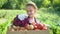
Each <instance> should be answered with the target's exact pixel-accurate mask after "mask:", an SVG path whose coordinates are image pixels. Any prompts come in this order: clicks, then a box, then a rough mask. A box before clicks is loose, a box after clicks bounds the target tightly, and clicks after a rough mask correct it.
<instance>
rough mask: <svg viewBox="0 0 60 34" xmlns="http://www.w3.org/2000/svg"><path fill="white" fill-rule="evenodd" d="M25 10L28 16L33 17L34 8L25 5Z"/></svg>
mask: <svg viewBox="0 0 60 34" xmlns="http://www.w3.org/2000/svg"><path fill="white" fill-rule="evenodd" d="M26 11H27V14H28V16H29V17H34V14H35V9H34V7H33V6H27V7H26Z"/></svg>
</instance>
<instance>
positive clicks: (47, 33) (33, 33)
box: [6, 28, 50, 34]
mask: <svg viewBox="0 0 60 34" xmlns="http://www.w3.org/2000/svg"><path fill="white" fill-rule="evenodd" d="M6 34H50V31H49V28H48V29H47V30H39V31H37V30H28V31H25V30H21V31H18V32H17V31H10V30H9V29H8V30H7V33H6Z"/></svg>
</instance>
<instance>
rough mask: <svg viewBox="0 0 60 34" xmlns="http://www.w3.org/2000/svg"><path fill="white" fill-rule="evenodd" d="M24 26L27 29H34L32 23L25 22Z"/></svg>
mask: <svg viewBox="0 0 60 34" xmlns="http://www.w3.org/2000/svg"><path fill="white" fill-rule="evenodd" d="M25 28H26V29H27V30H33V29H34V26H33V25H29V24H26V26H25Z"/></svg>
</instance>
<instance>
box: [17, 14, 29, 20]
mask: <svg viewBox="0 0 60 34" xmlns="http://www.w3.org/2000/svg"><path fill="white" fill-rule="evenodd" d="M27 17H28V16H27V15H26V14H19V15H18V17H17V18H18V19H19V20H24V19H25V18H27Z"/></svg>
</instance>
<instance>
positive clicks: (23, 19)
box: [13, 2, 41, 27]
mask: <svg viewBox="0 0 60 34" xmlns="http://www.w3.org/2000/svg"><path fill="white" fill-rule="evenodd" d="M25 9H26V12H27V15H28V16H26V15H17V16H16V17H15V18H14V20H13V25H14V26H19V27H25V25H26V24H29V25H30V24H41V23H40V22H39V21H38V20H37V19H36V18H35V13H36V11H37V6H36V4H35V3H33V2H29V3H27V4H26V7H25Z"/></svg>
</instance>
